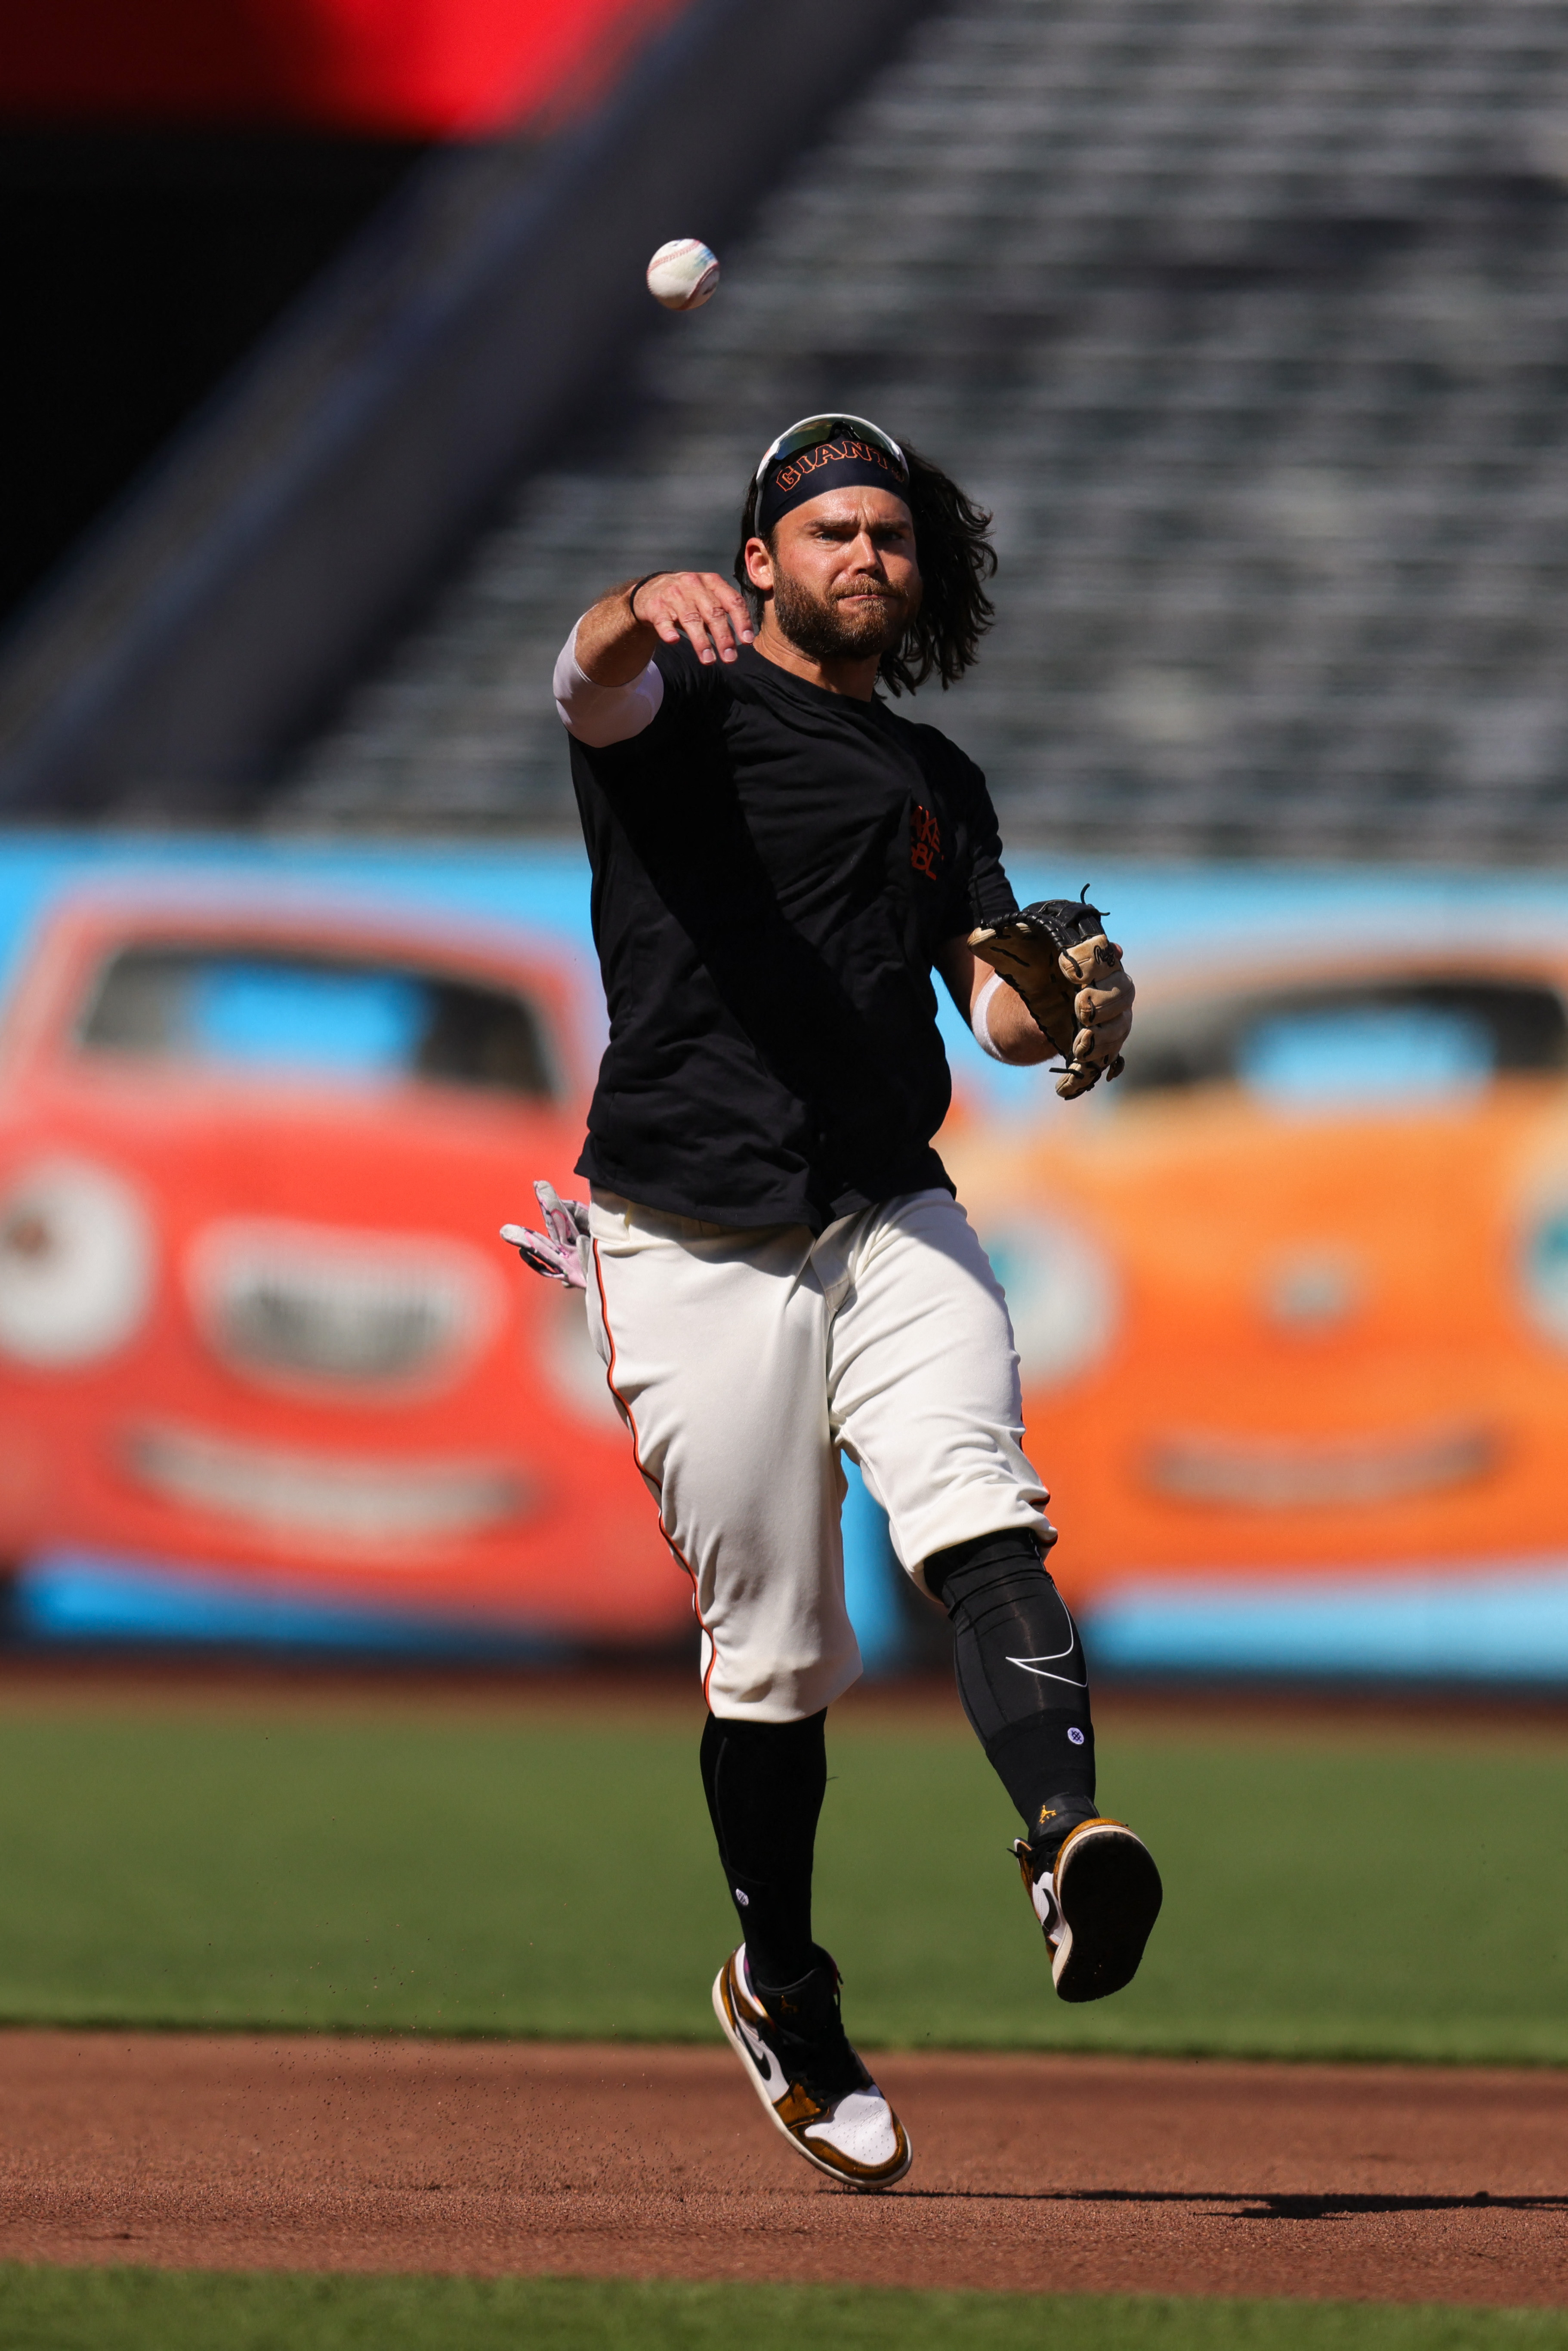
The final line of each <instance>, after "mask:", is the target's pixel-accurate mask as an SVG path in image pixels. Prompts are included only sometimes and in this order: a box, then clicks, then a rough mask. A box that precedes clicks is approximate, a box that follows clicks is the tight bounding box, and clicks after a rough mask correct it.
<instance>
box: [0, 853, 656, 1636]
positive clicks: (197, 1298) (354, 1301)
mask: <svg viewBox="0 0 1568 2351" xmlns="http://www.w3.org/2000/svg"><path fill="white" fill-rule="evenodd" d="M585 986H586V983H585V981H584V980H583V979H582V978H581V977H580V976H579V974H578V972H577V971H576V969H575V968H574V967H573V965H572V964H571V962H570V959H569V957H568V956H565V955H563V954H559V953H557V952H555V951H553V950H552V951H549V952H544V951H540V952H537V953H528V952H525V951H523V950H522V949H520V948H518V947H517V946H516V945H514V944H513V943H512V942H511V941H510V940H508V939H507V938H506V937H504V936H503V937H500V938H498V939H495V940H486V939H485V938H483V937H478V938H476V937H475V936H474V935H471V934H470V933H466V932H465V931H464V930H463V929H462V928H461V927H460V926H459V925H458V924H457V923H456V922H455V921H454V920H452V919H451V918H448V919H447V920H446V921H445V922H444V923H434V922H427V921H423V920H420V919H416V918H414V917H412V916H411V917H408V918H405V919H403V920H401V921H400V920H394V919H390V918H389V919H375V920H367V919H365V918H362V917H361V916H358V915H354V914H342V913H340V912H337V911H328V912H322V911H320V910H319V909H318V910H315V911H310V910H301V909H299V908H298V907H296V908H295V909H294V910H293V911H290V910H289V909H288V908H287V907H285V908H283V909H282V910H279V909H277V908H270V909H269V908H267V907H264V906H261V905H259V904H256V902H255V900H254V898H253V899H252V900H251V901H250V902H249V903H247V904H241V903H237V902H227V903H221V904H214V903H212V900H211V897H210V895H209V898H208V900H207V902H206V903H201V902H195V901H187V902H186V903H184V904H181V903H179V902H178V901H176V900H171V899H167V898H165V899H163V900H161V901H157V902H153V901H147V902H144V903H138V902H136V901H135V900H132V899H129V898H122V899H120V900H118V901H117V900H114V899H107V898H106V899H87V898H82V899H78V900H76V901H74V902H68V903H67V904H64V905H63V906H62V907H61V908H60V910H59V911H57V913H56V914H54V915H53V917H52V918H51V919H50V920H49V921H48V922H47V925H46V926H45V928H44V930H43V932H42V934H41V935H40V937H39V939H38V941H37V946H36V948H35V950H34V952H33V953H32V955H31V956H30V958H29V959H28V961H27V963H26V968H25V970H24V972H23V975H22V977H21V979H20V981H19V983H18V984H17V986H16V987H15V989H14V990H13V992H12V995H11V998H10V1000H9V1004H8V1008H7V1011H6V1016H5V1024H4V1028H3V1029H0V1559H3V1560H6V1561H13V1562H15V1561H19V1560H21V1559H23V1558H25V1557H26V1555H28V1554H29V1553H31V1552H34V1551H36V1550H37V1548H39V1547H40V1546H42V1545H44V1544H50V1545H78V1546H81V1547H83V1548H88V1549H95V1550H98V1551H99V1552H119V1553H121V1554H129V1555H133V1556H140V1557H141V1558H145V1559H149V1560H153V1561H158V1562H174V1563H178V1562H186V1563H189V1564H190V1565H192V1566H196V1565H198V1564H201V1565H205V1564H210V1563H214V1562H216V1563H219V1564H221V1565H222V1566H224V1567H225V1568H227V1569H235V1570H240V1571H256V1572H265V1573H267V1575H268V1576H269V1577H270V1578H272V1579H273V1580H274V1582H276V1581H277V1579H278V1578H282V1579H284V1580H285V1582H287V1581H289V1580H292V1581H293V1582H295V1583H298V1585H299V1586H300V1587H301V1589H308V1590H311V1591H315V1592H319V1593H326V1592H329V1593H332V1594H334V1595H337V1596H345V1595H346V1596H349V1597H351V1598H353V1599H355V1600H358V1601H361V1602H364V1603H366V1604H373V1605H374V1606H377V1607H380V1608H383V1609H384V1608H394V1609H402V1610H409V1611H423V1612H435V1613H436V1614H440V1615H441V1616H443V1617H444V1618H446V1619H455V1620H465V1621H467V1620H471V1621H474V1622H476V1623H480V1624H491V1625H497V1624H499V1625H519V1626H525V1627H527V1628H529V1629H539V1630H543V1631H545V1632H549V1633H564V1634H570V1635H577V1636H591V1637H596V1638H600V1639H610V1640H616V1641H633V1640H639V1639H646V1638H648V1637H651V1636H658V1635H664V1634H666V1633H668V1632H670V1631H672V1630H673V1629H674V1628H675V1627H677V1626H678V1625H681V1624H682V1623H683V1622H685V1621H686V1620H687V1618H688V1617H689V1605H690V1593H689V1587H688V1585H687V1584H686V1582H685V1578H684V1576H682V1575H681V1573H679V1571H678V1570H677V1569H676V1568H675V1567H674V1564H673V1562H671V1559H670V1556H669V1553H668V1552H667V1551H666V1550H665V1548H664V1544H663V1542H662V1541H661V1540H660V1538H659V1536H658V1531H657V1526H656V1521H655V1518H654V1514H653V1510H651V1508H650V1506H649V1502H648V1499H647V1496H646V1493H645V1491H644V1490H643V1485H642V1482H641V1480H640V1479H638V1477H637V1476H636V1474H635V1471H634V1469H633V1468H632V1464H631V1461H630V1458H629V1448H628V1439H627V1437H626V1435H625V1432H624V1430H623V1429H622V1425H621V1423H620V1420H619V1418H618V1416H617V1414H616V1411H615V1408H614V1405H613V1403H612V1400H611V1398H610V1396H609V1395H608V1393H607V1391H606V1388H605V1384H604V1376H603V1371H602V1367H601V1365H600V1364H599V1363H598V1361H597V1359H596V1357H595V1356H594V1354H593V1353H592V1349H591V1343H590V1342H589V1339H588V1335H587V1330H586V1326H585V1322H584V1317H583V1313H582V1305H581V1300H580V1297H569V1296H568V1295H567V1294H566V1293H565V1292H564V1291H560V1290H556V1289H554V1288H553V1287H552V1286H550V1285H547V1284H546V1283H543V1282H540V1281H538V1280H534V1279H532V1278H531V1277H530V1276H529V1275H528V1273H526V1272H525V1271H524V1270H523V1269H522V1268H521V1267H520V1266H519V1265H518V1264H517V1260H516V1259H515V1258H513V1257H512V1255H511V1254H510V1252H508V1251H507V1249H505V1248H504V1247H503V1246H502V1244H501V1243H500V1241H499V1240H498V1239H497V1227H498V1226H500V1225H501V1224H503V1223H504V1222H506V1221H507V1219H508V1218H509V1217H517V1216H518V1215H519V1214H523V1215H525V1217H531V1215H532V1207H533V1196H532V1192H531V1190H530V1188H529V1179H530V1178H531V1177H533V1176H535V1175H546V1176H549V1178H550V1180H551V1181H553V1182H554V1183H555V1184H556V1185H557V1186H559V1187H560V1188H561V1189H563V1190H570V1188H571V1183H570V1168H571V1164H572V1161H573V1159H574V1158H575V1156H576V1154H577V1151H578V1148H579V1146H580V1139H581V1134H582V1115H583V1107H584V1102H585V1100H586V1092H587V1078H588V1071H587V1068H586V1066H585V1064H584V1061H583V1058H582V1054H581V1050H580V1046H579V1044H578V1043H577V1041H576V1040H577V1035H578V1029H579V1026H580V1014H581V1009H582V1005H583V1001H584V998H583V993H582V991H583V989H584V987H585Z"/></svg>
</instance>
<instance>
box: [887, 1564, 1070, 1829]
mask: <svg viewBox="0 0 1568 2351" xmlns="http://www.w3.org/2000/svg"><path fill="white" fill-rule="evenodd" d="M925 1583H926V1587H927V1589H928V1590H929V1591H931V1592H932V1593H935V1594H936V1598H937V1599H938V1600H940V1601H941V1603H942V1604H943V1606H944V1607H945V1608H946V1611H947V1614H948V1615H949V1616H950V1617H951V1618H952V1620H953V1663H954V1667H955V1670H956V1674H957V1677H958V1696H959V1698H960V1699H961V1700H962V1702H963V1708H964V1711H965V1713H966V1714H967V1716H968V1718H969V1720H970V1723H971V1724H972V1725H973V1727H974V1730H975V1734H976V1736H977V1739H978V1740H979V1741H980V1744H981V1746H982V1747H983V1748H984V1749H985V1750H986V1758H987V1761H988V1762H989V1763H990V1764H991V1766H992V1768H993V1769H994V1770H995V1771H996V1772H997V1775H998V1778H999V1779H1000V1781H1001V1782H1002V1784H1003V1786H1004V1787H1005V1788H1006V1790H1007V1792H1008V1793H1009V1796H1010V1797H1011V1798H1012V1800H1013V1802H1014V1803H1015V1804H1016V1805H1017V1806H1018V1809H1019V1813H1021V1815H1022V1817H1023V1819H1024V1821H1025V1823H1026V1824H1027V1826H1028V1828H1029V1830H1030V1839H1031V1842H1034V1841H1037V1840H1039V1839H1040V1838H1041V1837H1042V1836H1045V1837H1048V1838H1049V1836H1050V1834H1051V1818H1052V1816H1053V1815H1059V1814H1061V1813H1062V1812H1063V1808H1064V1806H1065V1820H1064V1823H1063V1824H1064V1825H1068V1826H1070V1825H1071V1822H1072V1821H1073V1820H1075V1819H1077V1820H1081V1819H1082V1818H1084V1817H1085V1816H1086V1815H1087V1814H1090V1813H1092V1812H1093V1809H1094V1726H1093V1724H1092V1721H1091V1719H1090V1715H1089V1675H1088V1669H1087V1667H1085V1665H1084V1662H1083V1645H1082V1642H1081V1641H1080V1640H1079V1637H1078V1628H1077V1626H1076V1625H1074V1624H1073V1622H1072V1619H1071V1616H1070V1615H1069V1614H1068V1613H1067V1604H1066V1603H1065V1601H1064V1600H1063V1599H1062V1597H1061V1593H1059V1592H1058V1590H1057V1588H1056V1586H1055V1584H1054V1583H1052V1582H1051V1578H1050V1576H1049V1575H1048V1574H1047V1573H1046V1572H1045V1567H1044V1564H1043V1562H1042V1561H1041V1559H1040V1545H1039V1544H1038V1543H1037V1542H1036V1541H1035V1540H1034V1538H1033V1537H1032V1536H1031V1535H1030V1534H1027V1533H1026V1532H1025V1531H1023V1530H1022V1529H1021V1528H1018V1529H1009V1530H1008V1531H1006V1532H1004V1533H1001V1534H994V1535H978V1536H977V1537H976V1538H975V1539H974V1540H973V1541H969V1542H962V1543H954V1544H952V1545H951V1546H950V1547H949V1548H948V1549H947V1550H946V1551H939V1552H933V1553H932V1555H931V1557H930V1558H929V1559H928V1560H927V1561H926V1562H925ZM1059 1800H1061V1801H1059ZM1042 1815H1043V1817H1042Z"/></svg>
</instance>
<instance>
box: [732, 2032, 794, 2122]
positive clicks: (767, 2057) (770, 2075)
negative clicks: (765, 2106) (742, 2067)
mask: <svg viewBox="0 0 1568 2351" xmlns="http://www.w3.org/2000/svg"><path fill="white" fill-rule="evenodd" d="M735 2021H736V2022H737V2024H738V2025H739V2027H740V2032H741V2038H742V2039H743V2040H744V2041H745V2043H746V2045H747V2049H748V2050H749V2051H750V2053H751V2062H752V2064H754V2065H755V2066H756V2068H757V2070H758V2073H759V2074H761V2076H762V2079H763V2082H764V2084H765V2085H766V2087H767V2089H768V2095H769V2096H770V2097H771V2098H773V2099H774V2101H775V2103H777V2101H778V2100H779V2098H781V2097H782V2096H783V2095H784V2092H785V2090H786V2088H787V2087H788V2085H787V2084H786V2082H785V2079H784V2076H783V2074H781V2073H780V2072H779V2066H778V2063H777V2061H776V2060H775V2058H774V2055H773V2052H772V2050H771V2049H769V2047H768V2043H767V2042H766V2041H764V2039H763V2038H762V2035H761V2033H760V2032H758V2031H757V2030H756V2029H755V2027H754V2026H752V2025H749V2024H747V2022H746V2019H745V2017H744V2016H737V2018H736V2020H735Z"/></svg>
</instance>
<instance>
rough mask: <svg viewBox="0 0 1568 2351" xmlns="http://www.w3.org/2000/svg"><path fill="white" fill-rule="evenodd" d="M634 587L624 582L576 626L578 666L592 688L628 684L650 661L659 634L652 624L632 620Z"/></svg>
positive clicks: (650, 583) (633, 583)
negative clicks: (588, 679) (632, 592)
mask: <svg viewBox="0 0 1568 2351" xmlns="http://www.w3.org/2000/svg"><path fill="white" fill-rule="evenodd" d="M636 584H637V583H636V581H635V580H622V582H621V585H620V586H619V587H618V588H612V589H611V590H610V592H609V594H608V595H606V596H601V598H600V600H599V601H598V603H597V604H595V605H593V606H591V609H590V610H589V611H586V612H585V613H584V614H583V616H582V618H581V620H580V621H579V622H578V624H577V662H578V667H579V668H580V670H582V672H583V673H584V674H585V675H586V676H589V677H591V679H592V680H593V683H594V684H595V685H630V684H632V679H633V678H638V677H641V676H642V674H643V671H644V670H645V669H646V668H647V666H648V664H649V663H650V662H651V661H652V660H653V648H654V646H655V645H656V644H657V643H658V642H659V636H658V632H657V630H656V629H655V628H654V626H653V622H651V621H642V620H634V619H633V618H632V606H631V601H630V598H631V591H632V589H633V588H634V587H635V586H636ZM648 584H649V586H650V587H652V585H653V582H652V581H651V580H650V581H649V583H648Z"/></svg>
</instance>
